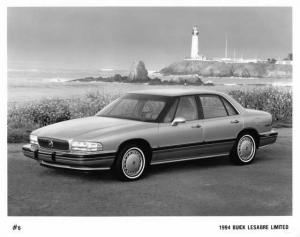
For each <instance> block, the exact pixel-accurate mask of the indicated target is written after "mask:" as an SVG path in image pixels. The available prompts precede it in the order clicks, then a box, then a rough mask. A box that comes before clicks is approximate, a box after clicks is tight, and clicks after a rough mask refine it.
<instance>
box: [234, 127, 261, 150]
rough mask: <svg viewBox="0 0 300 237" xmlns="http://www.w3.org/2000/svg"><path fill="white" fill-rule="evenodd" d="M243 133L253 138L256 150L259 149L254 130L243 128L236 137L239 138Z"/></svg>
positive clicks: (257, 135)
mask: <svg viewBox="0 0 300 237" xmlns="http://www.w3.org/2000/svg"><path fill="white" fill-rule="evenodd" d="M245 133H248V134H251V135H252V136H253V138H254V140H255V143H256V148H258V147H259V134H258V132H257V131H256V129H254V128H245V129H243V130H242V131H241V132H240V133H239V134H238V137H239V136H241V135H242V134H245Z"/></svg>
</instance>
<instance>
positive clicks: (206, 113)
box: [22, 89, 278, 180]
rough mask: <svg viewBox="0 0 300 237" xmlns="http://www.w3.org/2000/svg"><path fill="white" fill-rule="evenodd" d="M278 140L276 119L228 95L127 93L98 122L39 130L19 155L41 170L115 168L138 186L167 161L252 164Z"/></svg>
mask: <svg viewBox="0 0 300 237" xmlns="http://www.w3.org/2000/svg"><path fill="white" fill-rule="evenodd" d="M277 136H278V132H276V131H274V130H273V129H272V116H271V114H269V113H267V112H264V111H259V110H253V109H246V108H243V107H242V106H241V105H240V104H239V103H238V102H237V101H235V100H234V99H233V98H232V97H230V96H229V95H227V94H225V93H221V92H216V91H206V90H205V91H202V90H201V91H200V90H191V89H154V90H144V91H136V92H130V93H126V94H125V95H123V96H121V97H120V98H118V99H117V100H115V101H113V102H112V103H110V104H109V105H107V106H106V107H104V108H103V109H102V110H101V111H100V112H98V113H97V114H96V115H95V116H91V117H86V118H78V119H73V120H68V121H63V122H59V123H55V124H52V125H48V126H46V127H42V128H39V129H37V130H35V131H33V132H32V133H31V134H30V143H29V144H26V145H24V146H23V148H22V150H23V153H24V155H25V156H27V157H30V158H33V159H35V160H37V161H38V162H39V163H40V164H41V165H42V166H46V167H52V168H65V169H73V170H82V171H95V170H96V171H97V170H107V169H112V170H113V171H114V173H115V174H116V176H117V177H118V178H120V179H122V180H137V179H139V178H140V177H142V176H143V174H144V173H145V171H146V170H147V168H149V166H151V165H157V164H163V163H170V162H180V161H187V160H195V159H202V158H210V157H230V159H231V160H232V161H233V162H234V163H235V164H239V165H247V164H250V163H251V162H252V161H253V159H254V158H255V154H256V152H257V149H258V148H261V147H263V146H267V145H270V144H272V143H275V141H276V139H277Z"/></svg>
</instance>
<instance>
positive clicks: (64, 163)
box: [2, 4, 299, 236]
mask: <svg viewBox="0 0 300 237" xmlns="http://www.w3.org/2000/svg"><path fill="white" fill-rule="evenodd" d="M5 11H6V34H7V35H6V39H7V42H6V45H5V48H6V50H7V51H6V52H7V55H6V58H7V64H6V65H4V68H6V83H7V85H6V91H7V98H5V100H6V102H5V103H6V108H7V109H6V116H5V119H6V129H7V133H6V135H7V136H6V137H5V136H3V140H5V139H6V142H7V144H6V148H5V149H6V150H7V152H6V153H5V151H3V152H4V154H6V157H7V158H5V156H3V158H5V159H7V165H6V166H7V167H5V169H6V168H7V172H6V171H5V175H6V176H7V182H6V185H7V195H6V197H5V198H6V205H7V208H6V210H4V213H5V216H6V217H7V218H8V220H10V222H9V223H12V225H10V224H9V225H8V224H7V226H6V227H5V228H8V229H10V232H11V234H13V233H15V232H22V230H24V234H25V229H26V225H25V220H28V218H31V220H32V218H46V219H44V220H45V221H47V220H48V218H49V217H53V218H54V217H56V218H61V217H65V218H68V220H72V219H74V217H80V218H88V217H89V218H99V217H101V220H111V219H109V218H121V220H124V218H127V217H131V218H134V220H137V221H139V220H141V219H140V218H145V217H149V218H151V220H153V221H155V220H158V219H155V218H161V217H164V218H170V217H176V218H182V217H185V218H187V217H191V218H194V219H193V221H199V223H200V222H201V221H200V219H197V218H225V217H227V218H236V219H227V220H238V221H241V220H243V218H246V217H252V218H253V217H254V218H255V219H252V220H257V221H256V222H255V221H251V222H244V223H240V225H236V224H237V223H238V221H237V222H235V221H231V222H228V221H221V220H226V219H219V220H220V221H218V222H216V225H215V229H214V231H216V232H219V234H222V233H224V234H225V233H226V234H230V233H237V234H238V233H239V234H240V235H242V234H245V233H247V234H250V233H251V234H253V235H256V236H258V235H262V234H263V233H268V234H269V235H270V234H272V235H273V236H274V234H275V235H277V234H291V231H292V230H291V225H290V222H289V221H290V220H292V219H290V218H293V216H294V215H295V210H294V203H293V200H295V198H293V194H294V190H293V181H294V180H293V179H294V178H293V175H294V174H293V171H294V172H295V167H293V166H294V162H293V145H295V142H294V141H293V125H294V123H293V114H294V113H293V111H294V108H293V103H294V105H295V101H293V100H294V99H293V94H294V88H293V81H294V76H293V75H294V71H295V70H296V69H295V66H296V65H295V62H294V60H293V55H294V52H293V43H295V42H293V29H294V26H293V14H294V8H293V6H291V5H290V6H289V5H287V6H267V5H266V6H260V5H257V6H255V5H254V6H251V5H250V6H232V5H230V6H225V5H224V6H222V5H219V6H201V5H199V6H190V5H186V6H184V5H181V6H172V5H169V6H159V5H158V6H155V5H153V6H151V5H150V6H133V5H129V6H123V5H118V6H116V5H108V6H107V5H105V6H76V5H72V4H70V5H68V6H59V5H54V6H47V5H45V6H41V5H38V6H22V5H17V6H15V5H14V6H9V5H8V6H7V7H5ZM2 31H3V30H2ZM3 79H4V78H3ZM3 97H4V96H3ZM294 121H296V120H294ZM296 143H297V142H296ZM294 158H296V157H294ZM269 217H270V218H275V220H276V221H274V222H264V221H263V220H264V219H260V218H266V219H267V220H268V218H269ZM20 218H21V219H20ZM24 218H25V219H24ZM107 218H108V219H107ZM153 218H154V219H153ZM15 219H16V220H18V221H14V220H15ZM22 220H24V221H23V222H22ZM83 220H89V219H83ZM96 220H98V219H96ZM101 220H99V223H100V224H99V225H101ZM125 220H126V219H125ZM179 220H181V219H179ZM204 220H206V219H204ZM111 221H112V220H111ZM202 224H203V223H202ZM76 225H77V224H76ZM152 225H153V224H152ZM48 228H49V229H51V227H50V225H49V226H48ZM131 228H132V230H129V229H128V230H127V231H128V232H132V231H134V229H133V227H130V229H131ZM174 228H175V227H174ZM174 230H175V229H174ZM43 231H45V230H43ZM68 231H70V232H69V233H71V231H72V230H70V229H69V230H68ZM98 231H99V229H98ZM144 231H146V230H144ZM234 231H236V232H234ZM238 231H240V232H238ZM294 231H295V230H294ZM55 233H57V232H55ZM66 233H67V232H66ZM95 233H99V232H97V231H95ZM200 233H201V232H198V233H197V234H196V235H197V236H200ZM292 233H294V232H292ZM21 234H22V233H21ZM131 234H133V233H131ZM298 234H299V233H298ZM176 236H177V235H176ZM188 236H189V235H188ZM290 236H295V235H290Z"/></svg>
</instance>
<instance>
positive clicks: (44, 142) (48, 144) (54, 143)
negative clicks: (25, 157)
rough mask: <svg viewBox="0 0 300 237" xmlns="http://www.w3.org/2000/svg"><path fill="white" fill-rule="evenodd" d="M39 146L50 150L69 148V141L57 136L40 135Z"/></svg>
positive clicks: (65, 149)
mask: <svg viewBox="0 0 300 237" xmlns="http://www.w3.org/2000/svg"><path fill="white" fill-rule="evenodd" d="M38 143H39V146H40V147H42V148H45V149H50V150H62V151H67V150H69V142H68V141H66V140H60V139H56V138H48V137H39V138H38Z"/></svg>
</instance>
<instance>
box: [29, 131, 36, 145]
mask: <svg viewBox="0 0 300 237" xmlns="http://www.w3.org/2000/svg"><path fill="white" fill-rule="evenodd" d="M29 140H30V144H36V145H38V137H37V136H36V135H32V134H30V136H29Z"/></svg>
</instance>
